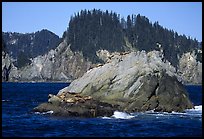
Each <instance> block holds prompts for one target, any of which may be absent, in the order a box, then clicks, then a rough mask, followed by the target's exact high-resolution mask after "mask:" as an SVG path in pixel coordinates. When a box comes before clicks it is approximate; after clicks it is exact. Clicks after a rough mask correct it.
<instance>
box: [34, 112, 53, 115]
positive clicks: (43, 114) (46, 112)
mask: <svg viewBox="0 0 204 139" xmlns="http://www.w3.org/2000/svg"><path fill="white" fill-rule="evenodd" d="M53 113H54V112H53V111H47V112H35V114H43V115H44V114H53Z"/></svg>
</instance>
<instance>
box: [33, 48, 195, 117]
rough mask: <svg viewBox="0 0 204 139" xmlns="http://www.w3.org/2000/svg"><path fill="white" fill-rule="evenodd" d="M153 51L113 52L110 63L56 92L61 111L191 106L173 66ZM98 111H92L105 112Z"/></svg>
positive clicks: (168, 109) (179, 109) (169, 109)
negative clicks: (114, 53) (60, 101)
mask: <svg viewBox="0 0 204 139" xmlns="http://www.w3.org/2000/svg"><path fill="white" fill-rule="evenodd" d="M157 54H158V52H157V51H153V52H149V53H147V54H146V53H145V52H144V51H142V52H131V53H129V54H123V55H121V54H119V55H118V54H117V55H116V56H113V57H112V60H111V62H110V63H106V64H104V65H102V66H99V67H95V68H93V69H91V70H89V71H87V72H86V73H85V74H84V75H83V76H82V77H81V78H78V79H76V80H74V81H73V82H72V83H71V84H70V85H69V86H68V87H66V88H63V89H62V90H60V91H59V92H58V94H57V95H56V96H58V98H63V99H64V100H65V101H62V102H63V103H60V104H59V107H60V109H61V108H62V106H63V110H64V111H66V112H67V111H72V112H71V113H72V114H70V115H73V113H75V114H74V115H75V116H85V117H86V116H88V117H90V116H93V113H92V114H90V113H91V109H92V108H90V107H93V106H95V105H99V106H97V110H98V107H99V109H100V110H99V111H101V112H105V111H106V110H107V111H108V114H112V113H113V112H114V111H115V110H119V111H126V112H138V111H147V110H155V111H165V112H172V111H177V112H183V111H184V110H185V109H189V108H193V107H194V106H193V104H192V102H191V101H190V100H189V98H188V94H187V92H186V90H185V88H184V87H183V85H182V84H181V83H180V82H179V81H178V80H177V78H176V77H175V76H174V72H175V70H174V68H172V67H171V65H169V63H168V62H166V63H165V62H162V59H161V57H159V56H157ZM167 67H169V68H167ZM85 98H86V99H85ZM67 100H68V102H67ZM52 105H53V104H52ZM55 106H56V105H55ZM106 106H108V107H106ZM50 107H51V106H50V105H49V106H48V108H50ZM82 107H83V108H82ZM65 108H66V109H65ZM39 109H40V110H41V109H43V110H48V109H47V108H43V107H40V108H39ZM95 109H96V107H94V111H95ZM35 110H37V109H35ZM66 112H65V113H66ZM101 112H99V113H95V114H94V115H95V116H105V115H104V114H103V113H101ZM87 113H89V114H87ZM106 114H107V113H106Z"/></svg>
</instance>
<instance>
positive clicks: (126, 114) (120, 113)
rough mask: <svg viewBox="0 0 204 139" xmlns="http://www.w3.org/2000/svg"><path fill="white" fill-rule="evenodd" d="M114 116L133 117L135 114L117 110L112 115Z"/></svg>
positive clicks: (121, 117) (119, 117)
mask: <svg viewBox="0 0 204 139" xmlns="http://www.w3.org/2000/svg"><path fill="white" fill-rule="evenodd" d="M111 117H113V118H118V119H131V118H133V117H135V116H133V115H130V114H128V113H125V112H119V111H115V112H114V114H113V116H111Z"/></svg>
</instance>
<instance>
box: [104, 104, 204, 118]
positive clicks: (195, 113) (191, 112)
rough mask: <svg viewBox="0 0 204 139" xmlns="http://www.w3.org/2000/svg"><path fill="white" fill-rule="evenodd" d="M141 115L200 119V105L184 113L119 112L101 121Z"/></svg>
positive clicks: (152, 111)
mask: <svg viewBox="0 0 204 139" xmlns="http://www.w3.org/2000/svg"><path fill="white" fill-rule="evenodd" d="M141 115H152V116H156V118H157V119H158V118H159V117H166V116H167V117H169V116H180V117H184V116H192V117H194V116H195V117H201V116H202V105H199V106H195V108H194V109H186V110H185V111H184V112H174V111H173V112H172V113H168V112H155V111H154V110H150V111H146V112H136V113H130V114H128V113H125V112H119V111H115V112H114V114H113V115H112V116H111V117H106V116H104V117H102V119H115V118H116V119H131V118H134V117H136V116H141Z"/></svg>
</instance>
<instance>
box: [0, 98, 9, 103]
mask: <svg viewBox="0 0 204 139" xmlns="http://www.w3.org/2000/svg"><path fill="white" fill-rule="evenodd" d="M1 101H2V102H8V101H10V100H5V99H2V100H1Z"/></svg>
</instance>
